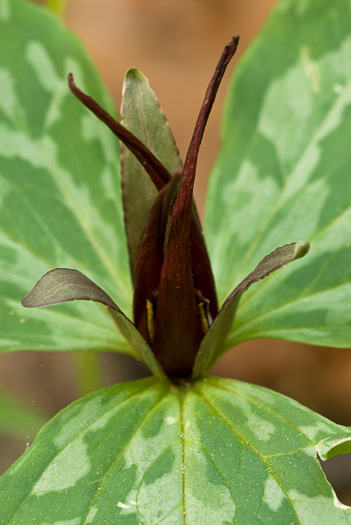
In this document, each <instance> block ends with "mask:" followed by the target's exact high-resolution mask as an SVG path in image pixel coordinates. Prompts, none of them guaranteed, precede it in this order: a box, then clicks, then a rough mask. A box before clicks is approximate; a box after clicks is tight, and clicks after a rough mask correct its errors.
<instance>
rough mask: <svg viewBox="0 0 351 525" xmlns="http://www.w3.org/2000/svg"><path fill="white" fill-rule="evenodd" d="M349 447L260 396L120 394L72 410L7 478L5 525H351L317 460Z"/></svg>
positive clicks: (345, 437)
mask: <svg viewBox="0 0 351 525" xmlns="http://www.w3.org/2000/svg"><path fill="white" fill-rule="evenodd" d="M336 447H339V450H338V449H337V448H336ZM340 447H342V451H343V452H344V453H346V452H350V451H351V430H350V429H348V428H345V427H341V426H338V425H336V424H333V423H331V422H330V421H328V420H326V419H324V418H322V417H321V416H318V415H317V414H315V413H313V412H311V411H310V410H308V409H306V408H304V407H302V406H301V405H299V404H298V403H296V402H294V401H292V400H290V399H288V398H286V397H284V396H282V395H280V394H276V393H274V392H271V391H269V390H266V389H263V388H261V387H256V386H252V385H248V384H246V383H241V382H238V381H232V380H224V379H217V378H207V379H205V380H203V381H199V382H197V383H195V384H194V385H193V386H191V387H190V386H183V387H178V388H176V387H170V386H169V385H168V384H167V383H166V384H163V385H161V384H160V383H156V382H155V380H153V379H147V380H142V381H138V382H134V383H128V384H124V385H116V386H113V387H109V388H106V389H104V390H100V391H98V392H95V393H94V394H91V395H89V396H87V397H85V398H83V399H81V400H79V401H77V402H75V403H74V404H73V405H70V406H69V407H68V408H66V409H65V410H63V411H62V412H61V413H60V414H58V415H57V416H56V417H55V418H54V419H53V420H52V421H51V422H50V423H49V424H47V425H46V426H45V427H44V429H43V430H42V431H41V432H40V433H39V435H38V436H37V438H36V440H35V442H34V443H33V444H32V446H31V447H30V449H29V450H28V451H27V452H26V453H25V454H24V456H22V458H20V459H19V460H18V461H17V462H16V463H15V464H14V466H13V467H12V468H11V469H10V470H8V471H7V473H5V474H4V475H3V477H2V478H1V481H0V507H1V510H2V513H1V518H0V523H1V524H2V525H7V524H10V523H11V525H22V524H23V523H24V522H25V523H26V525H27V524H28V525H30V524H31V523H38V522H39V523H47V524H50V523H51V524H54V523H55V524H58V523H60V524H61V523H75V524H77V525H78V524H83V523H90V524H101V523H121V524H122V523H150V524H151V523H152V524H154V523H167V524H173V525H178V524H179V525H183V524H184V522H185V523H186V524H187V525H199V524H200V523H201V524H203V525H213V523H223V524H225V523H240V524H242V523H250V524H251V523H274V524H277V525H278V524H279V525H280V524H282V523H304V524H308V525H311V524H320V523H326V522H327V521H328V523H333V524H334V523H335V524H339V523H349V522H350V520H351V514H350V513H351V509H350V508H348V507H345V506H344V505H342V504H341V503H340V502H338V500H337V498H336V496H335V494H334V492H333V490H332V488H331V486H330V485H329V483H328V482H327V481H326V478H325V476H324V473H323V471H322V470H321V467H320V465H319V462H318V460H317V454H319V456H320V457H321V458H322V459H327V458H328V457H331V456H332V455H333V454H334V453H340Z"/></svg>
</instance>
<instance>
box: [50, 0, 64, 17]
mask: <svg viewBox="0 0 351 525" xmlns="http://www.w3.org/2000/svg"><path fill="white" fill-rule="evenodd" d="M67 4H68V0H46V7H47V8H48V9H51V11H53V12H54V13H56V14H57V16H59V17H61V18H63V17H64V15H65V12H66V8H67Z"/></svg>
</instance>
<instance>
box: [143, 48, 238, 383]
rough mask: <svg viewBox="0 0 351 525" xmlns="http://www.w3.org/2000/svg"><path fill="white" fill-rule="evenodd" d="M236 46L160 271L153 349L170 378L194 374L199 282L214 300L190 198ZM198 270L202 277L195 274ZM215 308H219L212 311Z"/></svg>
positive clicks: (193, 146) (212, 88)
mask: <svg viewBox="0 0 351 525" xmlns="http://www.w3.org/2000/svg"><path fill="white" fill-rule="evenodd" d="M237 45H238V38H234V39H233V40H232V41H231V42H230V43H229V44H228V45H227V46H226V47H225V48H224V51H223V53H222V56H221V58H220V60H219V62H218V64H217V67H216V70H215V72H214V75H213V77H212V79H211V81H210V83H209V85H208V88H207V90H206V94H205V98H204V101H203V104H202V106H201V109H200V113H199V117H198V119H197V122H196V125H195V129H194V133H193V136H192V139H191V142H190V146H189V149H188V153H187V156H186V159H185V163H184V169H183V180H182V184H181V186H180V189H179V192H178V194H177V197H176V199H175V202H174V205H173V211H172V223H171V229H170V236H169V243H168V246H167V249H166V253H165V258H164V262H163V266H162V271H161V279H160V286H159V293H158V299H157V316H156V324H155V340H154V342H153V351H154V353H155V355H156V356H157V358H158V360H159V361H160V362H161V364H162V366H163V367H164V369H165V371H166V373H167V374H168V375H170V376H182V377H184V376H187V375H190V374H191V370H192V367H193V364H194V361H195V357H196V354H197V351H198V348H199V346H200V342H201V339H202V338H203V336H204V326H203V322H202V318H201V312H200V310H199V306H198V299H197V297H198V295H199V294H200V297H202V296H203V290H201V288H199V289H198V288H197V287H198V286H199V284H200V286H201V285H203V286H204V287H208V288H209V294H210V295H211V297H212V298H214V297H215V290H214V285H213V289H212V283H213V277H212V272H211V271H210V272H208V269H210V265H209V262H207V259H206V257H204V253H205V254H206V255H207V251H206V252H203V250H201V251H198V250H196V244H197V242H199V246H202V243H201V242H200V240H199V237H198V236H197V233H195V236H194V232H195V231H196V232H197V229H198V228H197V226H196V227H195V226H193V227H192V228H191V217H192V216H193V217H194V215H193V214H192V198H193V187H194V180H195V170H196V163H197V158H198V152H199V147H200V144H201V140H202V137H203V133H204V130H205V126H206V123H207V120H208V117H209V114H210V111H211V108H212V105H213V102H214V100H215V97H216V94H217V91H218V88H219V85H220V82H221V80H222V77H223V74H224V72H225V70H226V67H227V65H228V63H229V61H230V59H231V58H232V56H233V55H234V53H235V51H236V48H237ZM193 220H194V219H193ZM191 230H192V232H193V240H195V242H194V243H193V246H192V247H191V233H190V232H191ZM197 248H198V247H197ZM201 256H202V257H204V259H203V261H204V263H205V264H204V268H205V269H204V270H202V267H201V263H202V262H203V261H202V260H201V258H200V257H201ZM195 270H196V271H197V272H198V274H196V273H195ZM208 273H210V275H211V277H212V282H211V279H208ZM199 281H201V283H199ZM213 300H214V301H215V299H213ZM216 309H217V305H216V304H215V308H214V310H215V311H216Z"/></svg>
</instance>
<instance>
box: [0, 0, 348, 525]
mask: <svg viewBox="0 0 351 525" xmlns="http://www.w3.org/2000/svg"><path fill="white" fill-rule="evenodd" d="M350 23H351V12H350V6H349V3H348V2H346V1H345V0H337V1H336V2H334V3H333V5H329V4H326V3H324V2H323V1H322V0H318V1H315V0H313V1H312V0H281V1H280V2H279V3H278V4H277V7H276V8H275V10H274V11H273V13H272V14H271V16H270V17H269V19H268V21H267V23H266V26H265V28H264V29H263V30H262V32H261V34H260V35H259V37H258V38H257V39H256V40H255V42H254V44H253V45H252V47H251V48H250V50H249V51H248V52H247V53H246V55H245V56H244V57H243V58H242V60H241V62H240V64H238V67H237V69H236V72H235V79H234V81H233V83H232V85H231V88H230V93H229V98H228V102H227V105H226V110H225V116H224V125H223V137H222V149H221V152H220V154H219V157H218V160H217V162H216V165H215V167H214V170H213V173H212V176H211V181H210V185H209V193H208V200H207V209H206V216H205V219H206V229H205V231H206V235H205V236H204V234H203V231H202V227H201V224H200V219H199V215H198V212H197V208H196V204H195V202H194V199H193V188H194V181H195V172H196V165H197V160H198V155H199V149H200V144H201V141H202V138H203V135H204V131H205V127H206V124H207V121H208V118H209V115H210V112H211V109H212V106H213V103H214V101H215V97H216V94H217V91H218V89H219V86H220V83H221V80H222V77H223V75H224V73H225V71H226V69H227V66H228V64H229V62H230V61H231V59H232V58H233V56H234V55H235V52H236V49H237V46H238V44H239V37H234V38H232V39H231V40H230V41H229V43H228V44H227V45H226V46H225V47H224V50H223V52H222V55H221V56H220V58H219V61H218V63H217V65H216V67H215V70H214V73H213V76H212V78H211V80H210V82H209V84H208V87H207V90H206V92H205V97H204V100H203V103H202V105H201V107H200V112H199V116H198V118H197V121H196V123H195V128H194V132H193V135H192V138H191V140H190V145H189V148H188V151H187V153H186V156H185V160H184V162H182V161H181V160H180V157H179V153H178V150H177V147H176V145H175V141H174V139H173V136H172V134H171V131H170V129H169V127H168V124H167V122H166V119H165V116H164V114H163V113H162V111H161V110H160V107H159V105H158V102H157V99H156V96H155V94H154V92H153V91H152V89H151V88H150V86H149V83H148V81H147V80H146V78H145V77H144V76H143V75H142V74H141V73H140V72H139V71H137V70H135V69H131V70H129V71H128V72H127V74H126V77H125V82H124V86H123V102H122V110H121V116H120V118H115V117H114V116H113V115H112V114H113V111H114V110H113V107H112V104H111V101H110V99H109V96H108V94H107V93H106V91H105V89H104V87H103V85H102V82H101V81H100V79H99V76H98V74H97V72H96V71H95V69H94V67H93V65H92V64H91V62H90V59H89V58H88V56H87V55H86V52H85V50H84V49H83V48H82V45H81V44H80V43H79V42H78V41H77V39H76V38H75V37H74V36H73V35H71V34H70V33H69V32H68V31H67V30H66V29H65V28H64V27H63V25H62V24H61V23H60V22H58V21H57V20H56V19H55V17H54V16H53V15H51V14H50V13H49V12H47V11H46V10H45V9H43V8H38V7H36V6H34V5H32V4H31V3H30V2H28V1H26V0H11V2H10V1H9V0H0V41H1V44H2V45H1V48H0V49H2V50H3V51H2V52H1V54H0V55H1V56H0V136H1V141H0V188H1V196H2V197H3V200H2V201H1V204H0V244H1V251H0V267H1V272H2V282H1V287H2V288H1V294H0V295H1V298H0V309H1V313H2V316H1V317H2V320H1V333H0V349H1V351H2V352H9V351H14V350H40V351H58V350H60V351H75V350H95V351H104V350H105V351H115V352H122V353H126V354H129V355H132V356H134V357H135V358H137V359H138V360H140V361H142V362H144V363H145V364H146V365H147V367H148V368H149V370H150V374H151V377H149V378H147V379H143V380H139V381H133V382H130V383H122V384H117V385H114V386H112V387H107V388H104V389H100V390H97V391H96V392H93V393H91V394H89V395H87V396H85V397H83V398H81V399H79V400H78V401H76V402H75V403H73V404H72V405H70V406H68V407H67V408H66V409H64V410H63V411H61V412H60V413H59V414H57V415H56V416H55V417H54V418H53V419H52V420H51V421H50V422H49V423H47V424H46V425H45V426H44V427H43V429H42V430H41V431H40V432H39V434H38V436H37V437H36V439H35V440H34V442H33V443H32V444H31V445H30V447H29V448H28V450H26V452H25V453H24V455H23V456H22V457H21V458H19V459H18V460H17V461H16V462H15V464H14V465H13V466H12V467H11V468H10V469H9V470H8V471H7V472H5V473H4V474H3V476H2V477H1V478H0V508H1V515H0V524H12V525H27V524H30V523H38V524H61V525H63V524H69V525H80V524H97V525H99V524H103V523H106V524H117V523H118V524H119V523H121V524H123V523H125V524H132V523H133V524H136V523H140V524H152V525H154V524H161V523H164V524H172V525H178V524H179V525H183V524H187V525H197V524H201V525H202V524H205V525H206V524H208V525H212V524H213V523H221V524H229V523H238V524H245V525H246V524H256V523H269V524H271V523H276V524H283V523H306V524H314V523H316V524H320V523H327V522H328V523H349V522H350V521H351V510H350V508H349V507H347V506H346V505H344V504H342V503H341V502H340V501H339V500H338V498H337V496H336V494H335V492H334V490H333V488H332V486H331V485H330V484H329V482H328V481H327V479H326V477H325V474H324V472H323V470H322V468H321V466H320V460H322V461H325V460H327V459H329V458H331V457H332V456H335V455H338V454H346V453H349V452H350V451H351V430H350V429H349V428H348V427H343V426H341V425H337V424H335V423H332V422H331V421H329V420H327V419H325V418H323V417H322V416H319V415H318V414H316V413H314V412H312V411H311V410H309V409H307V408H305V407H303V406H302V405H300V404H299V403H297V402H295V401H293V400H291V399H289V398H287V397H284V396H282V395H281V394H277V393H274V392H272V391H270V390H267V389H265V388H263V387H257V386H254V385H250V384H247V383H243V382H240V381H237V380H234V379H233V380H230V379H220V378H217V377H213V376H211V375H209V374H210V372H211V368H212V366H213V365H214V363H215V362H216V361H217V360H218V359H219V357H221V356H222V355H223V353H224V352H226V351H227V350H229V349H230V348H232V347H233V346H235V345H236V344H238V343H241V342H243V341H246V340H249V339H253V338H278V339H279V338H281V339H286V340H292V341H297V342H303V343H310V344H319V345H324V346H339V347H347V346H349V345H350V344H351V315H350V307H349V303H350V301H349V297H350V290H351V265H350V255H351V250H350V247H349V242H348V236H349V234H348V232H349V228H350V224H351V206H350V202H351V199H350V197H351V189H350V184H349V183H348V175H349V161H350V155H351V153H350V148H349V146H348V145H347V144H348V139H347V137H348V136H350V135H349V134H348V131H351V117H350V111H349V108H350V103H351V59H350V57H351V42H350V37H349V27H350ZM326 35H328V38H326ZM70 71H71V72H70ZM67 74H68V83H67V80H66V78H67ZM105 108H106V109H105ZM96 117H97V118H98V119H99V120H100V121H101V122H99V120H97V119H96ZM111 132H112V133H111ZM113 135H115V136H113ZM116 137H117V139H119V141H118V140H117V139H116ZM119 143H120V157H119V156H118V154H117V150H118V145H119ZM300 239H306V240H300ZM307 241H309V242H310V243H311V250H310V252H309V253H308V255H307V257H305V258H304V259H303V260H298V261H297V262H295V263H294V264H291V265H290V264H288V263H291V262H293V261H296V260H297V259H301V258H303V257H304V256H305V255H306V254H307V252H308V251H309V247H310V244H309V242H307ZM283 267H284V268H283ZM276 270H279V271H277V272H276V273H274V275H271V274H273V272H275V271H276ZM41 275H42V277H40V276H41ZM36 281H37V283H36V284H35V282H36ZM33 285H34V287H33ZM28 290H31V291H29V293H27V292H28ZM26 293H27V295H25V294H26ZM24 295H25V297H24V299H23V300H22V305H21V304H20V303H21V299H22V298H23V296H24ZM92 302H95V303H100V304H98V305H95V304H92ZM61 303H67V304H61ZM101 305H102V306H101ZM49 306H50V307H52V308H40V309H38V310H37V309H34V308H33V307H49ZM233 351H234V352H235V350H233Z"/></svg>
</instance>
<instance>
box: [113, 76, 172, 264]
mask: <svg viewBox="0 0 351 525" xmlns="http://www.w3.org/2000/svg"><path fill="white" fill-rule="evenodd" d="M121 113H122V115H121V117H122V123H123V125H124V126H126V128H127V129H128V130H130V131H131V132H132V133H134V134H135V135H136V136H137V137H138V138H139V139H140V140H141V141H142V142H143V143H144V144H145V145H146V146H147V147H148V148H149V149H150V150H151V151H152V152H153V153H154V154H155V155H156V157H157V158H158V159H159V160H160V161H161V162H162V164H163V165H164V166H165V167H166V168H167V170H168V171H169V172H170V173H171V174H172V175H173V174H174V173H176V172H179V171H181V169H182V162H181V160H180V158H179V152H178V149H177V146H176V144H175V141H174V138H173V135H172V132H171V130H170V127H169V125H168V123H167V120H166V117H165V115H164V113H163V112H162V110H161V109H160V105H159V103H158V100H157V98H156V95H155V93H154V92H153V91H152V89H151V88H150V85H149V82H148V80H147V79H146V78H145V77H144V76H143V75H142V73H140V72H139V71H137V70H136V69H131V70H129V71H128V72H127V74H126V78H125V81H124V86H123V102H122V109H121ZM121 154H122V157H121V165H122V193H123V206H124V217H125V224H126V231H127V238H128V248H129V255H130V265H131V269H132V271H133V269H134V264H135V258H136V251H137V244H138V241H139V238H140V235H141V233H142V230H143V228H144V226H145V220H146V217H147V215H148V213H149V211H150V208H151V205H152V203H153V201H154V200H155V197H156V195H157V191H156V189H155V186H154V184H153V183H152V182H151V181H150V177H149V176H148V175H147V174H146V172H145V170H144V168H143V167H142V166H141V165H140V163H139V162H138V161H137V160H136V158H135V157H134V156H133V155H132V153H131V152H130V151H128V150H127V149H126V147H125V146H123V145H121ZM137 195H142V199H138V205H137V206H136V205H135V199H136V196H137Z"/></svg>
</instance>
